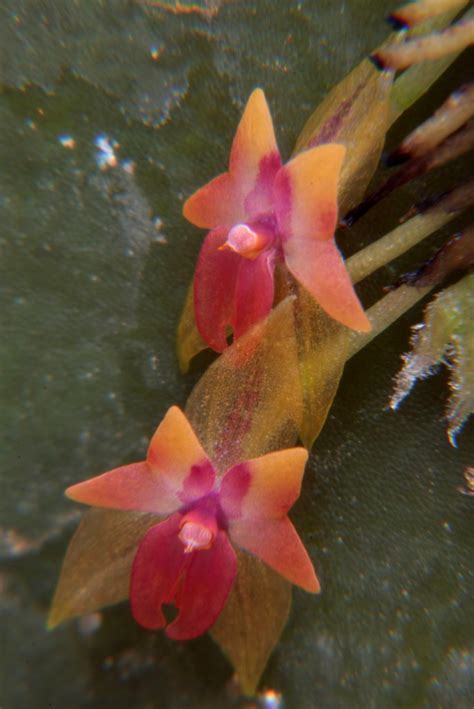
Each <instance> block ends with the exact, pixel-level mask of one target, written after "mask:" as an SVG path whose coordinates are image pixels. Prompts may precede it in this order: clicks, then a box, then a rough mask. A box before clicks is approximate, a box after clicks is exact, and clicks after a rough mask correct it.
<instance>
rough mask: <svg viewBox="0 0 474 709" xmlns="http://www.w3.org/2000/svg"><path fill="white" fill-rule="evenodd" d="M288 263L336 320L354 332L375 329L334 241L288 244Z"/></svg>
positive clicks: (298, 278)
mask: <svg viewBox="0 0 474 709" xmlns="http://www.w3.org/2000/svg"><path fill="white" fill-rule="evenodd" d="M285 261H286V265H287V266H288V268H289V270H290V271H291V273H292V274H293V275H294V276H295V278H296V279H297V280H298V281H299V282H300V283H301V284H302V285H303V286H304V287H305V288H306V289H307V290H308V291H309V292H310V293H311V295H312V296H313V298H314V299H315V300H316V301H317V302H318V303H319V305H320V306H321V307H322V308H323V310H325V311H326V312H327V313H328V314H329V315H330V316H331V317H332V318H334V319H335V320H338V321H339V322H341V323H342V324H343V325H346V326H347V327H350V328H352V329H353V330H360V331H362V332H368V331H369V330H370V329H371V327H372V326H371V324H370V322H369V319H368V317H367V315H366V314H365V312H364V309H363V307H362V305H361V303H360V301H359V299H358V297H357V295H356V293H355V291H354V287H353V285H352V282H351V279H350V277H349V274H348V272H347V269H346V267H345V265H344V260H343V258H342V256H341V254H340V253H339V250H338V248H337V246H336V244H335V242H334V240H333V239H331V240H330V241H316V240H313V241H309V242H308V243H306V245H304V247H303V248H301V246H300V245H299V244H297V243H295V242H294V241H292V240H291V241H288V242H287V243H286V244H285Z"/></svg>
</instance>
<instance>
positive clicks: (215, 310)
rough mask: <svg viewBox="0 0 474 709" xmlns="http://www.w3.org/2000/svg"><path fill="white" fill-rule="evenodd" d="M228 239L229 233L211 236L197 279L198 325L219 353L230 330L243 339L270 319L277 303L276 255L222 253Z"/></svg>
mask: <svg viewBox="0 0 474 709" xmlns="http://www.w3.org/2000/svg"><path fill="white" fill-rule="evenodd" d="M226 239H227V231H226V230H225V229H215V230H214V231H211V232H209V234H208V235H207V236H206V238H205V240H204V243H203V245H202V249H201V252H200V254H199V258H198V263H197V267H196V275H195V278H194V307H195V313H196V325H197V328H198V330H199V333H200V335H201V337H202V338H203V339H204V340H205V341H206V342H207V344H208V345H209V347H212V349H213V350H216V352H223V351H224V350H225V349H226V347H227V334H228V332H229V328H232V330H233V333H234V337H235V338H237V337H240V336H241V335H243V334H244V333H245V332H246V331H247V330H248V329H249V328H250V327H251V326H252V325H254V324H255V323H256V322H258V321H259V320H261V319H262V318H264V317H265V316H266V315H268V313H269V312H270V310H271V307H272V303H273V271H274V269H275V254H274V251H273V250H272V249H266V250H265V251H262V253H261V254H259V256H257V258H255V259H253V260H250V259H246V258H244V257H243V256H240V255H239V254H237V253H235V252H233V251H228V250H220V248H219V247H220V246H222V245H223V244H224V243H225V241H226Z"/></svg>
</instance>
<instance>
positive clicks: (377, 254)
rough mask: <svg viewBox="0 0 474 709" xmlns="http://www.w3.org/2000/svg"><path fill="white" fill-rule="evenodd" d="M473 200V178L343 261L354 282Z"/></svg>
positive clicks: (419, 239)
mask: <svg viewBox="0 0 474 709" xmlns="http://www.w3.org/2000/svg"><path fill="white" fill-rule="evenodd" d="M473 203H474V181H473V182H468V183H466V184H464V185H461V186H460V187H456V189H454V190H452V192H449V193H448V194H447V195H445V196H444V197H442V198H441V199H440V200H439V201H438V202H437V203H436V204H435V205H434V206H432V207H430V208H429V209H427V210H426V211H425V212H422V213H421V214H417V215H416V216H414V217H412V218H411V219H409V220H408V221H406V222H404V223H403V224H400V226H398V227H396V228H395V229H394V230H393V231H391V232H389V233H388V234H386V235H385V236H382V237H380V239H377V241H375V242H374V243H373V244H370V245H369V246H367V247H366V248H365V249H361V250H360V251H358V252H357V253H356V254H354V255H353V256H351V257H350V258H348V259H347V261H346V266H347V269H348V271H349V273H350V276H351V278H352V282H353V283H358V282H359V281H361V280H362V279H364V278H366V277H367V276H370V274H371V273H373V272H374V271H376V270H377V269H378V268H381V267H382V266H385V264H387V263H389V262H390V261H393V260H394V259H396V258H398V256H401V255H402V254H403V253H405V251H408V250H409V249H411V248H412V246H415V244H418V243H419V242H420V241H422V240H423V239H424V238H425V237H427V236H429V235H430V234H432V233H433V232H435V231H436V230H437V229H439V228H440V227H442V226H444V225H445V224H448V223H449V222H450V221H452V220H453V219H454V218H455V217H457V216H459V214H460V213H461V212H462V211H463V210H464V209H466V208H467V207H469V206H472V204H473Z"/></svg>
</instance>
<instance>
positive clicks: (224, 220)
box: [183, 172, 245, 229]
mask: <svg viewBox="0 0 474 709" xmlns="http://www.w3.org/2000/svg"><path fill="white" fill-rule="evenodd" d="M183 215H184V217H185V218H186V219H187V220H188V221H189V222H191V224H195V225H196V226H198V227H201V229H215V228H216V227H219V226H226V227H231V226H232V225H233V224H237V223H238V222H241V221H244V220H245V210H244V204H243V198H242V197H240V195H239V194H238V193H237V191H236V188H235V184H234V180H233V179H232V177H231V176H230V174H229V173H228V172H225V173H223V174H222V175H218V176H217V177H215V178H214V179H213V180H211V181H210V182H208V183H207V185H204V187H201V189H199V190H197V192H195V193H194V194H192V195H191V197H189V199H187V200H186V202H185V203H184V206H183Z"/></svg>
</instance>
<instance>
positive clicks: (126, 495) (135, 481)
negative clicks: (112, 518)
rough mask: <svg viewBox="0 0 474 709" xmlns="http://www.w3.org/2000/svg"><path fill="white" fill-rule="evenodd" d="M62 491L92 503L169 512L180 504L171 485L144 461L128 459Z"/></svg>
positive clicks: (76, 499)
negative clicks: (130, 461)
mask: <svg viewBox="0 0 474 709" xmlns="http://www.w3.org/2000/svg"><path fill="white" fill-rule="evenodd" d="M65 495H66V496H67V497H69V498H70V499H71V500H75V501H76V502H82V503H83V504H85V505H91V507H105V508H111V509H115V510H135V511H137V512H154V513H156V514H168V513H169V512H173V511H174V510H176V509H177V507H178V506H179V504H180V501H179V499H177V497H176V493H175V490H174V489H170V488H169V486H168V485H167V484H166V480H165V479H164V478H161V477H160V476H157V475H155V474H154V473H153V472H152V471H151V470H150V468H149V466H148V465H147V464H146V462H145V461H143V462H141V463H131V464H130V465H123V466H121V467H120V468H115V469H114V470H110V471H109V472H107V473H103V474H102V475H97V476H96V477H94V478H90V479H89V480H85V481H84V482H82V483H78V484H77V485H71V487H68V488H67V490H66V492H65Z"/></svg>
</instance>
